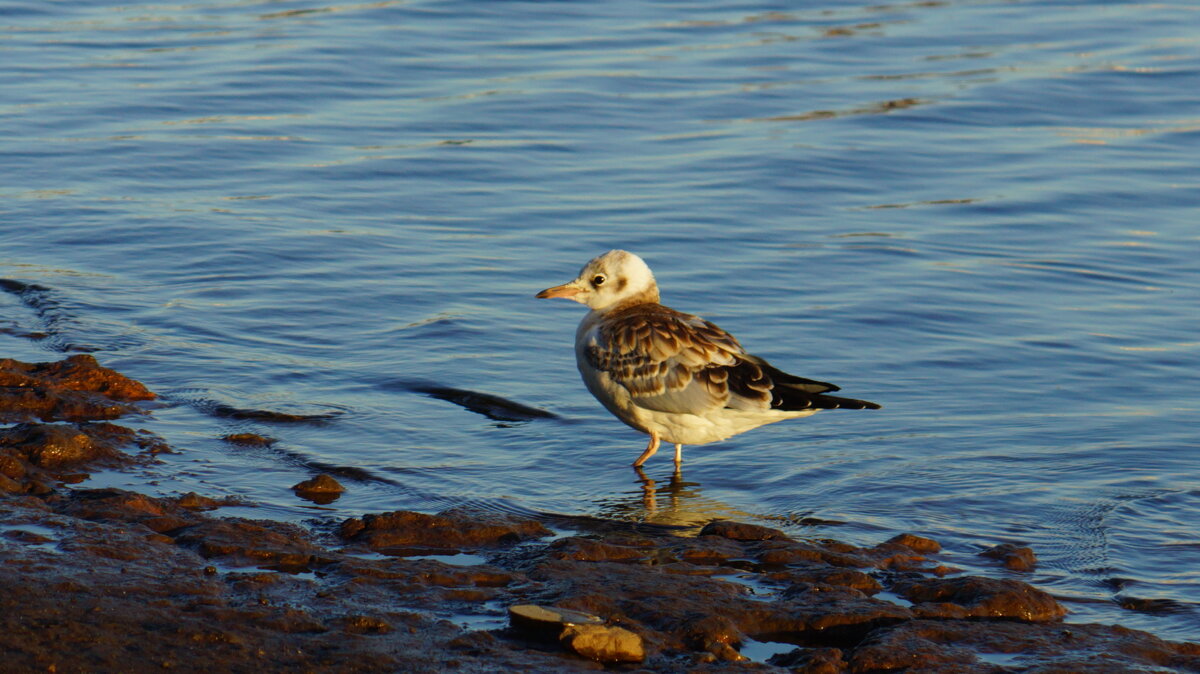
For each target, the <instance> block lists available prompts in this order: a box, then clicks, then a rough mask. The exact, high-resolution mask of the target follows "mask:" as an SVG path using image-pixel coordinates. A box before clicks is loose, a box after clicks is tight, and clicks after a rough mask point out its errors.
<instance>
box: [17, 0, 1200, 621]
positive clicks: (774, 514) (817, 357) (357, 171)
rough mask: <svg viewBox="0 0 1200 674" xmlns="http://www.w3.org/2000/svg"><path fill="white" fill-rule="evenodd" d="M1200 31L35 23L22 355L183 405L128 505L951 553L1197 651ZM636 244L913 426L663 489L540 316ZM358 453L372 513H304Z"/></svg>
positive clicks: (602, 23)
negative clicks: (610, 524)
mask: <svg viewBox="0 0 1200 674" xmlns="http://www.w3.org/2000/svg"><path fill="white" fill-rule="evenodd" d="M1197 26H1200V11H1197V8H1196V6H1195V5H1193V4H1189V3H1179V4H1171V3H1158V4H1154V5H1135V4H1116V3H1091V4H1087V3H1059V2H940V1H934V2H912V3H900V4H892V5H879V4H865V3H844V2H843V3H832V2H830V3H825V4H821V3H809V4H806V5H804V6H803V7H801V8H798V9H796V8H787V7H785V6H783V5H773V4H768V3H758V2H726V3H699V2H693V3H688V2H674V3H659V4H649V3H633V2H621V1H616V2H608V3H526V2H502V3H501V2H479V1H474V2H409V3H405V2H388V1H382V2H361V3H344V4H339V3H336V2H335V3H332V4H322V3H319V2H312V1H295V2H287V1H285V2H270V1H262V0H227V1H225V2H192V3H136V2H135V3H130V2H125V3H108V2H87V1H86V0H84V1H77V2H71V3H61V2H42V1H38V2H15V3H7V4H5V5H3V6H0V63H3V64H4V67H3V68H0V91H3V93H4V95H3V98H2V99H0V136H2V137H3V138H4V142H3V143H0V167H3V174H4V180H3V182H2V184H0V242H2V244H3V246H2V248H0V278H3V279H10V280H12V281H15V283H7V284H4V285H3V289H4V290H6V291H7V292H4V293H0V347H2V350H0V355H4V356H11V357H17V358H22V359H26V360H30V359H32V360H55V359H57V358H59V357H60V356H61V355H62V354H63V353H70V352H78V351H92V352H96V355H97V357H98V358H99V359H100V360H101V362H102V363H104V364H106V365H108V366H111V367H114V368H116V369H118V370H120V371H122V372H124V373H126V374H128V375H130V376H132V377H135V378H137V379H140V380H142V381H143V382H145V383H146V384H147V385H148V386H149V387H150V388H152V389H153V390H155V391H157V392H159V393H160V394H161V396H162V399H161V405H158V406H157V407H156V408H155V409H153V411H152V416H150V417H148V418H146V419H144V420H141V421H140V423H138V424H137V425H139V426H142V427H145V428H148V429H150V430H153V431H154V432H156V433H158V434H160V435H162V436H163V437H164V438H166V439H167V440H168V441H169V442H170V443H171V444H172V445H174V446H175V447H177V448H179V449H180V450H182V451H181V453H179V454H176V455H170V456H165V457H163V458H164V460H165V463H164V464H162V465H159V466H156V467H153V468H152V469H149V470H147V471H145V472H144V473H139V474H136V475H129V474H102V475H98V476H96V477H95V478H94V479H93V480H92V481H91V483H90V484H113V485H118V486H127V487H132V488H135V489H141V490H150V491H157V492H161V493H179V492H185V491H191V490H195V491H199V492H201V493H204V494H208V495H213V496H220V495H239V496H242V497H244V498H245V499H246V500H247V502H248V504H250V505H248V506H247V507H244V508H236V509H232V510H229V512H236V513H237V514H244V515H249V516H253V517H274V518H284V519H295V520H310V519H316V520H320V519H325V518H329V519H336V518H342V517H346V516H349V515H354V514H359V513H362V512H365V511H381V510H390V509H400V508H413V509H422V510H435V509H439V508H442V507H445V506H447V505H453V504H457V503H464V502H470V503H475V504H478V505H483V506H486V507H496V508H506V509H518V510H527V511H541V512H557V513H565V514H572V515H592V516H605V517H617V518H625V519H631V520H648V521H654V522H662V523H674V524H687V525H695V524H697V523H702V522H704V521H706V520H707V519H710V518H713V517H735V518H742V519H751V520H756V521H760V522H763V523H767V524H771V525H773V526H781V527H784V528H786V529H788V530H789V531H791V532H792V533H794V534H797V535H805V536H821V537H837V538H840V539H845V540H850V541H857V542H862V543H875V542H878V541H880V540H883V539H886V538H888V537H890V536H891V535H893V534H895V533H898V532H902V531H912V532H916V533H920V534H924V535H928V536H932V537H933V538H935V539H937V540H939V541H941V542H942V543H943V544H944V545H945V546H946V547H947V548H948V551H949V552H948V556H947V561H948V562H949V563H952V564H954V565H957V566H960V567H964V568H968V569H970V570H973V571H983V572H987V573H992V574H997V575H1002V574H1005V573H1007V572H1005V571H1003V570H1002V569H998V568H997V567H996V566H995V564H994V563H993V562H991V561H987V560H981V559H979V558H976V557H975V553H976V552H978V551H979V550H981V549H983V548H984V547H987V546H991V545H994V544H996V543H1000V542H1018V543H1023V544H1029V545H1032V546H1033V547H1034V549H1035V550H1036V552H1037V553H1038V555H1039V556H1040V559H1041V564H1040V566H1039V568H1038V570H1037V571H1036V572H1035V573H1033V574H1027V575H1025V576H1022V577H1026V578H1028V579H1029V580H1031V581H1033V582H1035V583H1037V584H1039V585H1041V586H1043V587H1047V588H1048V589H1050V590H1051V591H1053V592H1054V593H1056V594H1057V595H1058V596H1060V597H1062V598H1064V600H1066V601H1067V604H1068V606H1069V608H1070V609H1071V611H1072V613H1073V615H1072V616H1071V618H1070V619H1071V620H1075V621H1102V622H1115V623H1121V624H1124V625H1127V626H1131V627H1137V628H1141V629H1146V630H1150V631H1152V632H1154V633H1156V634H1158V635H1160V636H1163V637H1167V638H1174V639H1187V638H1191V639H1195V638H1197V635H1198V634H1200V531H1198V530H1197V526H1196V524H1195V522H1196V519H1197V512H1198V511H1200V487H1197V485H1198V484H1200V441H1198V439H1197V435H1198V434H1197V428H1200V426H1197V424H1196V422H1195V418H1196V410H1197V404H1196V381H1197V380H1196V373H1197V371H1200V341H1197V336H1196V334H1197V321H1196V319H1197V306H1198V300H1200V292H1198V287H1200V264H1198V263H1197V262H1196V260H1197V255H1196V248H1197V243H1198V241H1200V233H1198V229H1197V227H1196V222H1197V215H1198V214H1200V209H1198V208H1197V203H1198V201H1200V189H1198V188H1200V181H1198V179H1197V175H1200V174H1198V173H1197V168H1198V166H1197V164H1198V163H1200V162H1198V160H1197V157H1198V156H1200V153H1198V151H1200V118H1198V117H1197V112H1196V111H1197V109H1200V108H1198V107H1197V106H1198V104H1200V77H1198V76H1200V56H1198V54H1197V50H1196V46H1197V44H1198V43H1200V29H1198V28H1197ZM614 247H621V248H626V249H629V250H632V251H635V252H637V253H639V254H641V255H642V256H643V257H645V258H646V259H647V261H648V262H649V263H650V265H651V267H652V268H653V269H654V270H655V272H656V274H657V276H658V278H659V281H660V284H661V285H662V287H663V296H664V301H665V302H666V303H668V304H670V305H672V306H674V307H676V308H679V309H682V310H685V311H692V312H696V313H701V314H703V315H704V316H705V317H707V318H709V319H711V320H713V321H715V322H717V323H718V324H720V325H721V326H722V327H724V328H726V329H728V330H730V331H731V332H733V333H734V334H735V335H737V336H738V337H739V338H740V339H741V341H742V343H743V344H745V345H746V346H747V348H749V349H750V350H751V351H753V352H755V353H758V354H760V355H762V356H764V357H766V358H768V359H770V360H771V361H772V362H773V363H775V364H776V365H778V366H780V367H782V368H783V369H786V370H790V371H793V372H796V373H797V374H801V375H804V376H808V377H813V378H816V379H822V380H827V381H834V382H836V383H838V384H840V385H842V387H843V389H844V391H845V393H846V394H847V395H851V396H855V397H863V398H867V399H870V400H875V401H878V402H880V403H881V404H883V405H884V409H883V410H881V411H879V412H829V413H822V414H819V415H817V416H815V417H813V418H810V419H806V420H801V421H796V422H789V423H785V424H778V425H774V426H769V427H766V428H762V429H759V430H757V431H755V432H752V433H748V434H745V435H742V436H738V437H736V438H733V439H731V440H729V441H726V442H723V443H720V444H715V445H709V446H705V447H692V448H685V458H686V463H685V466H684V472H683V475H682V476H681V477H680V478H678V479H673V478H672V474H671V473H672V467H671V462H670V459H669V452H665V453H663V454H661V455H660V456H658V457H655V459H653V460H652V461H651V462H650V463H649V464H648V465H647V470H646V480H649V481H652V482H653V487H650V482H647V481H643V479H642V478H641V477H639V476H638V475H637V474H635V473H634V472H633V471H632V470H630V469H629V467H628V463H629V462H630V461H631V460H632V459H633V458H634V457H635V456H636V455H637V453H638V452H639V451H640V450H641V448H642V446H643V444H642V443H643V439H642V437H641V436H640V435H639V434H637V433H636V432H634V431H632V430H629V429H627V428H626V427H624V426H623V425H621V424H620V423H619V422H617V421H616V420H614V419H612V418H611V417H610V416H609V415H608V414H607V413H606V412H605V411H604V410H603V409H602V408H601V407H600V406H599V404H597V403H596V402H595V401H594V400H593V399H592V398H591V397H590V395H589V394H588V393H587V392H586V390H585V389H584V388H583V385H582V383H581V382H580V381H579V379H578V375H577V374H576V372H575V366H574V357H573V354H572V352H571V344H572V339H573V334H574V328H575V324H576V323H577V321H578V320H579V318H580V317H581V315H582V309H581V307H578V306H577V305H574V304H570V303H565V302H542V301H537V300H534V299H533V294H534V293H535V292H536V291H538V290H540V289H541V288H544V287H547V286H549V285H554V284H557V283H561V282H563V281H565V280H568V279H569V278H571V277H573V276H574V274H575V273H576V271H577V270H578V268H579V266H580V265H581V264H582V263H583V262H584V261H585V260H586V259H587V258H589V257H591V256H593V255H595V254H597V253H600V252H602V251H604V250H607V249H609V248H614ZM445 389H457V390H459V391H461V392H478V393H486V394H492V395H495V396H500V397H501V398H503V399H505V400H511V401H514V402H516V403H519V404H521V405H525V406H528V407H532V408H537V409H540V410H545V411H548V412H551V413H553V415H555V416H554V417H552V418H529V419H528V420H521V419H525V418H526V417H523V416H522V415H521V414H520V413H516V414H509V415H508V417H509V418H498V419H497V418H491V417H489V416H487V415H486V414H482V413H480V412H489V411H490V413H491V414H492V415H493V416H499V417H505V412H504V410H503V409H499V408H496V407H495V406H492V407H489V405H488V404H487V401H486V400H485V403H484V404H474V405H472V404H467V405H466V406H465V407H464V406H463V405H464V400H465V399H464V398H463V397H462V395H459V396H458V397H456V396H455V395H452V394H447V395H437V394H436V393H437V391H442V392H443V393H444V392H445ZM431 392H432V393H431ZM476 402H478V401H476ZM497 409H499V413H498V414H497ZM254 410H266V411H272V412H287V413H291V414H296V415H313V417H314V418H312V419H309V420H291V421H284V420H279V419H277V420H271V419H269V418H266V417H264V416H263V415H254V414H246V413H244V412H249V411H254ZM472 410H475V411H472ZM239 411H241V412H242V413H239ZM239 432H253V433H259V434H262V435H266V436H270V437H272V438H275V439H276V440H277V442H276V444H274V445H273V446H270V447H247V446H243V445H236V444H232V443H228V442H224V441H222V440H221V437H222V436H225V435H227V434H231V433H239ZM321 470H326V471H328V470H332V471H334V472H335V474H337V475H338V476H339V479H340V480H341V481H342V482H343V483H344V484H345V485H346V486H347V487H348V489H349V491H348V492H347V493H346V495H345V496H343V497H342V498H341V499H340V500H337V501H335V502H333V503H331V504H327V505H324V506H317V505H315V504H312V503H309V502H306V501H302V500H299V499H297V498H296V496H295V495H294V494H293V493H292V491H291V489H290V487H291V485H293V484H295V483H296V482H299V481H300V480H302V479H306V478H308V477H310V476H311V475H312V474H313V473H315V472H318V471H321ZM985 562H986V563H985ZM1123 607H1124V608H1123Z"/></svg>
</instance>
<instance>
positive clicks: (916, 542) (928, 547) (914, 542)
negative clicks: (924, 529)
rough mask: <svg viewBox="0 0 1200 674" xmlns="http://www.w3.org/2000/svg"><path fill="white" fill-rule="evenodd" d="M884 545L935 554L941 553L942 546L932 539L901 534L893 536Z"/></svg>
mask: <svg viewBox="0 0 1200 674" xmlns="http://www.w3.org/2000/svg"><path fill="white" fill-rule="evenodd" d="M884 545H902V546H904V547H906V548H908V549H909V550H912V551H914V552H922V553H935V552H941V551H942V546H941V544H940V543H938V542H937V541H935V540H933V539H932V538H925V537H924V536H917V535H915V534H900V535H898V536H893V537H891V538H889V539H888V540H887V542H886V543H884Z"/></svg>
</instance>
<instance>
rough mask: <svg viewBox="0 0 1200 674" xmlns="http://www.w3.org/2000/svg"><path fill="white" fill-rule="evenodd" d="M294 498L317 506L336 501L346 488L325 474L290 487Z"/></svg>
mask: <svg viewBox="0 0 1200 674" xmlns="http://www.w3.org/2000/svg"><path fill="white" fill-rule="evenodd" d="M292 490H293V491H295V492H296V496H299V497H300V498H302V499H305V500H308V501H312V502H313V503H317V504H319V505H324V504H326V503H332V502H334V501H336V500H337V499H338V498H339V497H340V496H341V495H342V492H344V491H346V488H345V487H343V486H342V485H341V483H340V482H338V481H337V480H335V479H333V478H332V477H330V476H329V475H326V474H325V473H321V474H320V475H317V476H316V477H314V478H312V479H309V480H305V481H303V482H300V483H298V484H295V485H293V486H292Z"/></svg>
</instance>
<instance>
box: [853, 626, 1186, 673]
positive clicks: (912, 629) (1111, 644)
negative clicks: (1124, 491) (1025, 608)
mask: <svg viewBox="0 0 1200 674" xmlns="http://www.w3.org/2000/svg"><path fill="white" fill-rule="evenodd" d="M995 654H1001V655H1004V656H1007V657H1009V658H1012V659H1013V660H1014V662H1013V663H1012V665H1011V667H1013V668H1014V669H1017V670H1020V671H1039V672H1041V671H1044V672H1128V671H1146V670H1147V669H1149V668H1155V669H1158V668H1164V669H1167V670H1168V671H1200V644H1181V643H1172V642H1168V641H1163V640H1161V639H1158V638H1157V637H1154V636H1152V635H1150V634H1146V633H1145V632H1138V631H1136V630H1130V629H1126V628H1123V627H1116V626H1109V625H1061V624H1058V625H1043V624H1035V623H1020V622H1011V621H977V620H970V621H967V620H913V621H910V622H906V623H903V624H900V625H896V626H894V627H889V628H886V629H881V630H878V631H877V632H874V633H872V634H871V635H870V636H869V637H868V638H867V639H866V640H865V641H864V642H863V643H862V644H861V645H860V646H859V647H858V648H856V649H855V650H854V653H853V654H852V656H851V657H850V671H851V672H877V671H894V670H900V669H905V668H908V669H909V671H918V670H919V671H944V672H968V673H971V672H979V673H981V674H982V673H983V672H995V671H997V668H996V665H995V664H993V663H991V662H988V660H989V659H991V658H990V656H992V655H995Z"/></svg>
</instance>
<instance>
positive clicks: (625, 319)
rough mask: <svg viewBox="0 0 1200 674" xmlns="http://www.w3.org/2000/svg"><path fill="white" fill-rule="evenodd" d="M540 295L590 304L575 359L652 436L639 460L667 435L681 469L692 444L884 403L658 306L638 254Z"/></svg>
mask: <svg viewBox="0 0 1200 674" xmlns="http://www.w3.org/2000/svg"><path fill="white" fill-rule="evenodd" d="M537 297H539V298H548V297H565V298H568V299H572V300H574V301H576V302H579V303H580V304H583V305H586V306H587V307H588V308H589V309H591V311H590V312H588V314H587V315H586V316H584V317H583V321H582V322H580V324H579V329H578V330H576V331H575V360H576V363H577V364H578V365H579V372H580V374H582V375H583V382H584V384H586V385H587V388H588V390H589V391H591V392H592V395H594V396H596V399H597V400H599V401H600V402H601V403H602V404H603V405H604V407H606V408H607V409H608V411H609V412H612V413H613V414H614V415H616V417H617V418H618V419H620V420H621V421H624V422H625V423H626V424H628V425H629V426H631V427H633V428H635V429H637V430H639V431H641V432H643V433H646V434H648V435H649V436H650V443H649V444H648V445H647V446H646V451H644V452H642V454H641V456H639V457H638V458H637V460H636V461H634V462H633V465H634V466H641V465H642V464H643V463H645V462H646V459H648V458H650V457H651V456H653V455H654V453H655V452H657V451H658V445H659V442H660V441H661V440H666V441H667V442H670V443H674V444H675V466H676V468H678V467H679V465H680V464H681V463H682V462H683V445H703V444H706V443H709V442H716V441H717V440H724V439H726V438H729V437H732V436H734V435H737V434H738V433H744V432H745V431H748V430H750V429H753V428H758V427H759V426H763V425H765V424H771V423H775V422H776V421H783V420H784V419H797V418H799V417H806V416H809V415H810V414H815V413H816V412H817V411H818V410H828V409H850V410H862V409H872V410H875V409H879V405H876V404H875V403H872V402H867V401H866V400H855V399H853V398H839V397H836V396H830V395H825V393H827V392H829V391H837V390H838V387H837V386H834V385H833V384H827V383H825V382H821V381H814V380H812V379H805V378H803V377H797V376H794V375H790V374H788V373H786V372H783V371H781V370H778V369H776V368H774V367H772V366H771V365H770V364H769V363H767V361H765V360H763V359H762V358H759V357H757V356H752V355H750V354H749V353H746V351H745V349H743V348H742V345H741V344H739V343H738V341H737V340H736V339H734V338H733V335H731V334H729V333H728V332H725V331H724V330H722V329H721V328H718V327H717V326H716V325H713V324H712V323H709V322H708V321H706V320H704V319H703V318H700V317H699V316H693V315H691V314H685V313H682V312H679V311H675V310H674V309H671V308H669V307H665V306H663V305H661V304H659V303H658V299H659V297H658V284H657V283H655V281H654V275H653V274H652V273H650V268H649V267H647V266H646V263H645V262H644V261H642V258H640V257H638V256H637V255H634V254H633V253H627V252H625V251H623V250H610V251H608V252H607V253H605V254H603V255H601V256H599V257H597V258H595V259H593V260H591V261H590V262H588V263H587V264H586V265H584V266H583V270H582V271H580V272H579V277H578V278H576V279H575V280H574V281H571V282H569V283H564V284H562V285H560V286H554V287H553V288H546V289H545V290H543V291H541V292H540V293H538V294H537Z"/></svg>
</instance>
